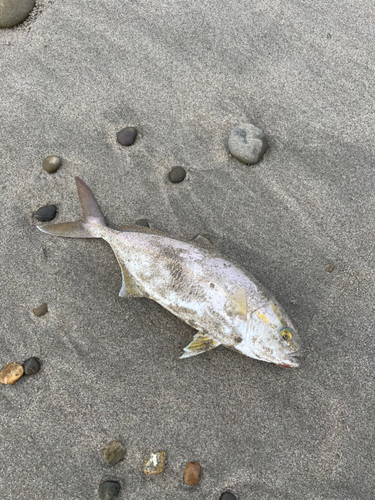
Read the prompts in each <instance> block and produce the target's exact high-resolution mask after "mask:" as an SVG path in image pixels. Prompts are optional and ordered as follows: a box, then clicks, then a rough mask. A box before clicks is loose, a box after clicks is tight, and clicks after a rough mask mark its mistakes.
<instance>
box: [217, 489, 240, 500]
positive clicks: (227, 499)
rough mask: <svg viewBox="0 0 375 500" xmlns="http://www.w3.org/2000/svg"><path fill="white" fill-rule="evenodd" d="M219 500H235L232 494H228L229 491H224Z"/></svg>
mask: <svg viewBox="0 0 375 500" xmlns="http://www.w3.org/2000/svg"><path fill="white" fill-rule="evenodd" d="M220 500H236V497H235V496H234V495H233V494H232V493H229V491H226V492H225V493H223V494H222V495H221V497H220Z"/></svg>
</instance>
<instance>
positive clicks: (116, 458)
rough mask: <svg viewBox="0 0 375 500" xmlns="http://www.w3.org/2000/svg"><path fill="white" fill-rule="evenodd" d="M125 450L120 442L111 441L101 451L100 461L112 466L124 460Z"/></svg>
mask: <svg viewBox="0 0 375 500" xmlns="http://www.w3.org/2000/svg"><path fill="white" fill-rule="evenodd" d="M125 453H126V451H125V448H124V447H123V445H122V443H121V441H111V442H110V443H108V444H107V445H106V446H105V447H104V448H103V449H102V459H103V460H104V462H105V463H107V464H108V465H111V466H114V465H116V464H117V463H118V462H120V461H121V460H124V458H125Z"/></svg>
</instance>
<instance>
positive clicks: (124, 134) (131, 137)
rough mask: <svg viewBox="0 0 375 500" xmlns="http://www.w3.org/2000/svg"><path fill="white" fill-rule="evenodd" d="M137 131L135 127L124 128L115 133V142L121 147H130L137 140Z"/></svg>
mask: <svg viewBox="0 0 375 500" xmlns="http://www.w3.org/2000/svg"><path fill="white" fill-rule="evenodd" d="M137 133H138V131H137V129H136V128H135V127H126V128H123V129H122V130H120V132H117V141H118V142H119V143H120V144H121V145H122V146H131V145H132V144H134V143H135V140H136V138H137Z"/></svg>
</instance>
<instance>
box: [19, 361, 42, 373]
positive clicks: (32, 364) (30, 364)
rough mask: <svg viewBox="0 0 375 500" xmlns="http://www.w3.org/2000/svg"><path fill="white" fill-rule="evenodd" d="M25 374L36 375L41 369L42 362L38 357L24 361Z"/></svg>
mask: <svg viewBox="0 0 375 500" xmlns="http://www.w3.org/2000/svg"><path fill="white" fill-rule="evenodd" d="M23 367H24V369H25V375H34V374H35V373H38V371H39V370H40V363H39V361H38V360H37V359H36V358H29V359H27V360H26V361H25V362H24V363H23Z"/></svg>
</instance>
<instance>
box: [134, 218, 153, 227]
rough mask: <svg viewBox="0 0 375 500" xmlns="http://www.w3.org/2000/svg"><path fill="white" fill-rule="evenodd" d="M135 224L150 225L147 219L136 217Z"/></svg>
mask: <svg viewBox="0 0 375 500" xmlns="http://www.w3.org/2000/svg"><path fill="white" fill-rule="evenodd" d="M135 225H136V226H143V227H150V224H149V223H148V220H147V219H138V220H137V221H136V222H135Z"/></svg>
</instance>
